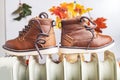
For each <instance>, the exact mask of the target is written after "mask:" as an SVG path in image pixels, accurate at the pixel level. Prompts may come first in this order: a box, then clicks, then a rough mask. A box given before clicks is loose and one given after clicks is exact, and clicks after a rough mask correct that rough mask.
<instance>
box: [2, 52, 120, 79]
mask: <svg viewBox="0 0 120 80" xmlns="http://www.w3.org/2000/svg"><path fill="white" fill-rule="evenodd" d="M0 80H120V68H119V65H118V63H117V62H116V59H115V57H114V55H113V53H111V52H109V51H105V53H104V61H100V60H99V58H98V56H97V54H96V53H92V54H91V60H90V61H83V60H78V62H76V63H73V64H72V63H69V62H67V61H66V59H65V58H64V60H63V62H60V63H58V64H57V63H54V62H53V61H52V60H51V59H50V58H49V57H47V58H46V63H45V64H40V63H39V59H38V57H37V56H30V59H29V65H28V66H27V65H25V61H24V58H21V57H1V58H0Z"/></svg>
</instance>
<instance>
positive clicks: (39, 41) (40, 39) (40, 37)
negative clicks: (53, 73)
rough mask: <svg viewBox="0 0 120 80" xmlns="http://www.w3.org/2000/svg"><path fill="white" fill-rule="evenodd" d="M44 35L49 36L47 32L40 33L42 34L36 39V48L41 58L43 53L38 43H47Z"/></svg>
mask: <svg viewBox="0 0 120 80" xmlns="http://www.w3.org/2000/svg"><path fill="white" fill-rule="evenodd" d="M43 36H44V37H48V36H49V35H48V34H46V33H40V34H39V35H38V36H37V39H36V41H35V48H36V50H37V52H38V53H39V56H40V58H41V59H42V58H43V57H42V55H41V53H40V51H39V47H38V45H41V44H45V43H46V41H45V40H44V39H42V37H43Z"/></svg>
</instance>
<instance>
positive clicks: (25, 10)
mask: <svg viewBox="0 0 120 80" xmlns="http://www.w3.org/2000/svg"><path fill="white" fill-rule="evenodd" d="M30 8H32V7H31V6H29V5H28V4H26V3H23V4H22V5H20V6H19V8H18V9H17V10H15V11H14V12H13V13H12V14H19V16H18V17H16V18H14V20H17V21H20V20H21V19H22V18H24V17H26V16H29V15H31V13H32V11H31V9H30Z"/></svg>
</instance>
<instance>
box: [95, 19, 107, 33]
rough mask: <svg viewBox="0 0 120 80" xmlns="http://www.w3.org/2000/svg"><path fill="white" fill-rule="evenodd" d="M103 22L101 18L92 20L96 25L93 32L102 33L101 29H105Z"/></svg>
mask: <svg viewBox="0 0 120 80" xmlns="http://www.w3.org/2000/svg"><path fill="white" fill-rule="evenodd" d="M105 21H106V19H105V18H103V17H100V18H97V19H96V20H94V22H95V23H96V24H97V27H96V29H95V30H96V31H98V32H102V31H101V29H104V28H107V26H106V23H105Z"/></svg>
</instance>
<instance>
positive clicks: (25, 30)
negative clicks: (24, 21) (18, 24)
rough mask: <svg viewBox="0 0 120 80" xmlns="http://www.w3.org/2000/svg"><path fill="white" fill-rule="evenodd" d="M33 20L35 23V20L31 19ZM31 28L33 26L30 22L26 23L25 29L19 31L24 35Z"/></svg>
mask: <svg viewBox="0 0 120 80" xmlns="http://www.w3.org/2000/svg"><path fill="white" fill-rule="evenodd" d="M31 22H32V23H34V20H31ZM30 28H31V25H30V23H29V24H28V25H25V27H24V28H23V30H22V31H19V36H20V37H22V36H24V35H25V34H26V33H27V32H28V31H29V29H30Z"/></svg>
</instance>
